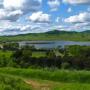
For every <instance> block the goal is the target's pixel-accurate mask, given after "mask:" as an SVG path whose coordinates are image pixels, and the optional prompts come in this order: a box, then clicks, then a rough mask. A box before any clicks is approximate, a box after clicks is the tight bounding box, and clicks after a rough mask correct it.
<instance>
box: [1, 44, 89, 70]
mask: <svg viewBox="0 0 90 90" xmlns="http://www.w3.org/2000/svg"><path fill="white" fill-rule="evenodd" d="M3 50H4V52H6V51H7V50H8V51H12V54H11V56H10V58H11V60H8V62H7V63H6V61H5V60H6V58H5V56H2V57H3V59H2V58H1V57H0V62H1V61H2V62H3V61H4V63H5V64H6V65H5V64H3V65H1V63H0V66H7V64H8V63H9V65H10V64H12V65H11V66H14V67H21V68H28V67H34V68H35V67H36V68H37V67H39V68H46V67H48V68H64V69H88V70H90V46H79V45H72V46H66V47H65V48H60V47H59V48H55V49H51V50H45V49H40V51H44V52H45V53H46V55H45V56H44V57H39V58H36V57H32V53H33V51H39V49H38V50H37V49H35V47H31V46H24V47H22V48H18V45H17V44H13V45H10V48H9V47H7V48H6V46H5V48H3ZM10 58H9V59H10Z"/></svg>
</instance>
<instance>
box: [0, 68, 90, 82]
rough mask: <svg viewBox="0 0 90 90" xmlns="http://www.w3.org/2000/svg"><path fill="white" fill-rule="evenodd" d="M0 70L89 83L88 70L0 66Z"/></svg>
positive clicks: (29, 76) (15, 73) (62, 80)
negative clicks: (52, 69) (51, 69)
mask: <svg viewBox="0 0 90 90" xmlns="http://www.w3.org/2000/svg"><path fill="white" fill-rule="evenodd" d="M0 72H2V73H6V74H11V75H18V76H22V77H26V78H36V79H43V80H52V81H59V82H77V83H90V71H68V70H56V71H50V70H43V69H16V68H0Z"/></svg>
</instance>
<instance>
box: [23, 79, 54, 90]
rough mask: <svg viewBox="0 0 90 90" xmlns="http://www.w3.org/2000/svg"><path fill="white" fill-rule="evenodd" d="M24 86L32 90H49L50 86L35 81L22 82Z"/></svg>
mask: <svg viewBox="0 0 90 90" xmlns="http://www.w3.org/2000/svg"><path fill="white" fill-rule="evenodd" d="M24 81H25V83H26V84H28V85H31V86H32V88H33V89H34V90H51V88H52V84H48V83H47V84H46V83H40V82H38V81H35V80H24Z"/></svg>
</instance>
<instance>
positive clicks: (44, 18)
mask: <svg viewBox="0 0 90 90" xmlns="http://www.w3.org/2000/svg"><path fill="white" fill-rule="evenodd" d="M29 20H30V21H33V22H43V23H48V22H50V15H49V14H46V13H43V12H42V11H39V12H35V13H33V14H32V15H31V16H30V17H29Z"/></svg>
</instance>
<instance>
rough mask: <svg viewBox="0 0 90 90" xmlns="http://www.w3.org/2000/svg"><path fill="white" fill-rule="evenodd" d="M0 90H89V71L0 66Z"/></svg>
mask: <svg viewBox="0 0 90 90" xmlns="http://www.w3.org/2000/svg"><path fill="white" fill-rule="evenodd" d="M0 83H3V84H4V88H7V89H3V87H2V84H0V88H2V89H0V90H43V89H44V90H90V71H69V70H55V71H53V70H42V69H37V70H36V69H30V68H29V69H17V68H0Z"/></svg>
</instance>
